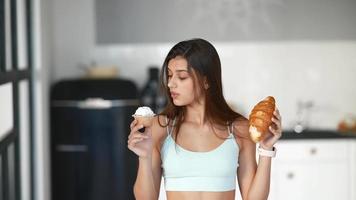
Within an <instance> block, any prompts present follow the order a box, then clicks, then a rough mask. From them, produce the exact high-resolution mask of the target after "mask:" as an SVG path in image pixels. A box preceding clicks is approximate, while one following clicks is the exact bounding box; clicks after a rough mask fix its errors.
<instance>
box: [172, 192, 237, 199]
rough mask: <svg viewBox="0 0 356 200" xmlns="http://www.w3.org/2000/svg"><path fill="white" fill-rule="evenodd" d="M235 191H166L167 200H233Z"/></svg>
mask: <svg viewBox="0 0 356 200" xmlns="http://www.w3.org/2000/svg"><path fill="white" fill-rule="evenodd" d="M234 199H235V190H232V191H226V192H185V191H182V192H181V191H167V200H234Z"/></svg>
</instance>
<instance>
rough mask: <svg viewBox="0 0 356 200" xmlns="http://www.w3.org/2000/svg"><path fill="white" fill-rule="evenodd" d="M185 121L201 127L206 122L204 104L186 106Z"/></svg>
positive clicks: (202, 102) (201, 102) (196, 103)
mask: <svg viewBox="0 0 356 200" xmlns="http://www.w3.org/2000/svg"><path fill="white" fill-rule="evenodd" d="M186 109H187V110H186V116H185V121H186V122H191V123H194V124H197V125H198V126H203V125H204V124H205V122H206V115H205V114H206V113H205V102H204V101H200V102H195V103H193V104H190V105H187V106H186Z"/></svg>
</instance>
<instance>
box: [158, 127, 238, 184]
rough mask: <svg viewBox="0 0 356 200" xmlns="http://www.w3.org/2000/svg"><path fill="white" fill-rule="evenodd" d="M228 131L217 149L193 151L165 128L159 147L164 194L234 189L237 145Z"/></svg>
mask: <svg viewBox="0 0 356 200" xmlns="http://www.w3.org/2000/svg"><path fill="white" fill-rule="evenodd" d="M173 124H174V121H173ZM228 130H229V137H228V138H227V139H225V141H224V142H223V143H222V144H221V145H220V146H218V147H217V148H215V149H213V150H211V151H208V152H193V151H189V150H186V149H184V148H182V147H181V146H179V145H178V144H176V143H175V141H174V139H173V137H172V131H173V128H172V129H171V130H169V128H168V127H167V134H168V135H167V137H166V139H165V140H164V142H163V145H162V148H161V160H162V168H163V177H164V183H165V189H166V191H231V190H235V188H236V171H237V167H238V166H239V164H238V155H239V146H238V144H237V143H236V141H235V137H234V135H233V133H232V131H230V127H228ZM231 130H232V129H231Z"/></svg>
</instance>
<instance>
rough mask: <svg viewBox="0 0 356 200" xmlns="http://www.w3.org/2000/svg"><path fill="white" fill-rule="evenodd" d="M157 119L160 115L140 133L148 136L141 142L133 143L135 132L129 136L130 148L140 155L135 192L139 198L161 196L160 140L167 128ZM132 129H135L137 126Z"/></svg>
mask: <svg viewBox="0 0 356 200" xmlns="http://www.w3.org/2000/svg"><path fill="white" fill-rule="evenodd" d="M157 120H158V117H156V118H155V120H154V123H153V125H152V127H151V128H146V131H145V133H144V134H142V133H138V134H140V135H146V136H147V137H146V138H143V139H141V141H140V142H136V143H135V144H133V143H134V140H135V139H134V136H133V135H134V134H130V135H132V136H131V137H129V138H131V139H129V148H130V149H131V150H133V151H134V152H135V153H136V154H137V155H138V156H139V167H138V171H137V177H136V182H135V185H134V194H135V197H136V199H137V200H157V199H158V197H159V191H160V185H161V175H162V169H161V156H160V143H161V142H160V141H161V139H162V138H161V137H162V136H163V135H164V130H165V129H164V128H162V127H160V125H159V124H158V121H157ZM134 126H135V125H133V127H134ZM132 129H133V130H134V131H135V128H132ZM140 135H138V136H136V138H138V137H139V136H140ZM140 145H141V146H140Z"/></svg>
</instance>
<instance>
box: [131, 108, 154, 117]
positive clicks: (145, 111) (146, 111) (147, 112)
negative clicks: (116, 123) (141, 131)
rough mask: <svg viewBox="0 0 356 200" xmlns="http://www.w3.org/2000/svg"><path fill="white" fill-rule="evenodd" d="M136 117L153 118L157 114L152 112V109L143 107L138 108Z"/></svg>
mask: <svg viewBox="0 0 356 200" xmlns="http://www.w3.org/2000/svg"><path fill="white" fill-rule="evenodd" d="M134 116H140V117H153V116H155V113H154V112H153V111H152V110H151V108H150V107H147V106H142V107H138V108H137V110H136V112H135V114H134Z"/></svg>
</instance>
